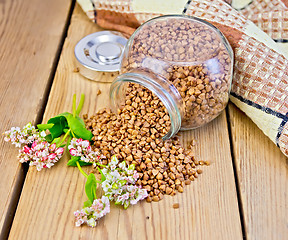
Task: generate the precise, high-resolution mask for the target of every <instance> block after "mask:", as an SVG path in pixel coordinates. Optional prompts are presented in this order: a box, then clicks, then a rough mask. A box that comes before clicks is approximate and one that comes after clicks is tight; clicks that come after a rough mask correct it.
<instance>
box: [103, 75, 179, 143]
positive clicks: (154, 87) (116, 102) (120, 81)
mask: <svg viewBox="0 0 288 240" xmlns="http://www.w3.org/2000/svg"><path fill="white" fill-rule="evenodd" d="M127 83H136V84H139V85H141V86H143V87H145V88H147V89H148V90H150V91H151V92H152V93H153V94H155V95H156V96H157V97H158V98H159V100H160V101H161V102H162V103H163V105H164V106H165V108H166V109H167V112H168V114H169V117H170V120H171V125H170V129H169V131H168V132H167V134H166V135H164V137H163V138H162V139H163V140H167V139H169V138H172V137H174V136H175V135H176V134H177V132H178V131H179V130H180V128H181V121H182V116H181V114H182V111H181V108H182V105H183V103H182V99H181V96H180V94H179V92H178V90H177V89H176V88H175V87H174V86H173V84H171V83H168V82H167V81H166V80H165V79H162V78H161V77H160V76H156V75H155V74H153V73H151V72H148V71H144V70H133V71H130V72H127V73H123V74H121V75H119V76H118V77H117V78H116V79H115V80H114V81H113V83H112V85H111V87H110V94H109V98H110V105H111V109H112V110H113V111H114V112H115V111H116V110H117V109H119V108H121V107H123V106H121V104H123V101H124V99H123V97H125V92H123V91H125V84H127Z"/></svg>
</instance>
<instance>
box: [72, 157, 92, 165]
mask: <svg viewBox="0 0 288 240" xmlns="http://www.w3.org/2000/svg"><path fill="white" fill-rule="evenodd" d="M80 158H81V157H80V156H72V157H71V159H70V160H69V161H68V162H67V166H70V167H77V164H76V162H79V164H80V166H89V165H91V164H92V163H87V162H84V161H81V160H80Z"/></svg>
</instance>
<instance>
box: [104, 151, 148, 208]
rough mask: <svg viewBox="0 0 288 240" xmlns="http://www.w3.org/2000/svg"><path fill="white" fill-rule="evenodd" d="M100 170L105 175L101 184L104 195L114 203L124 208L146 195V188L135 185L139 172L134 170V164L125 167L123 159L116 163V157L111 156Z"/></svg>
mask: <svg viewBox="0 0 288 240" xmlns="http://www.w3.org/2000/svg"><path fill="white" fill-rule="evenodd" d="M117 165H118V168H117V167H116V166H117ZM101 171H102V173H101V174H103V175H104V176H105V180H104V181H103V182H102V184H101V185H102V189H103V191H104V195H105V196H106V197H108V198H109V200H110V201H114V202H115V204H121V205H123V206H124V208H125V209H126V208H128V207H129V205H130V204H132V205H134V204H136V203H137V202H138V201H140V200H143V199H145V198H146V197H147V196H148V193H147V190H146V189H142V188H141V186H137V185H135V183H136V181H137V180H138V178H139V174H138V173H137V171H136V170H135V166H134V164H131V165H129V166H128V167H126V163H125V161H123V162H121V163H120V164H118V159H117V158H116V156H113V157H112V159H111V162H110V163H109V164H108V165H107V167H105V168H103V169H102V170H101Z"/></svg>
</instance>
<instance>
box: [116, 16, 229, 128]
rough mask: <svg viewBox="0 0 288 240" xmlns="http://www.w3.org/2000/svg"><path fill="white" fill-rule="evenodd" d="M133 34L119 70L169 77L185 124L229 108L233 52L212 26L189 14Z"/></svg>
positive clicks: (161, 20) (159, 20) (199, 121)
mask: <svg viewBox="0 0 288 240" xmlns="http://www.w3.org/2000/svg"><path fill="white" fill-rule="evenodd" d="M131 39H132V40H131ZM131 39H130V43H131V44H130V46H129V47H128V48H127V49H126V50H125V53H124V57H123V62H122V70H121V73H126V72H133V71H134V70H139V69H142V70H143V71H151V72H153V73H154V74H156V75H157V76H159V77H162V78H165V79H166V80H167V81H169V82H171V83H172V84H173V85H174V86H175V87H176V88H177V90H178V91H179V93H180V95H181V97H182V104H183V107H184V108H183V109H184V110H183V117H182V126H181V127H182V129H191V128H195V127H199V126H201V125H203V124H205V123H207V122H210V121H211V120H212V119H214V118H215V117H217V116H218V115H219V114H220V113H221V111H222V110H223V109H224V108H225V106H226V104H227V102H228V98H229V91H230V85H231V74H232V65H233V56H232V52H231V48H230V46H228V44H227V42H226V40H225V39H224V38H223V36H222V35H221V34H219V32H218V31H217V30H216V29H215V28H214V27H211V26H210V25H208V24H207V23H204V22H202V21H201V20H197V19H192V18H188V17H181V16H168V17H160V18H156V19H154V20H152V21H149V22H147V23H145V24H144V25H142V27H140V29H139V30H137V31H136V32H135V33H134V34H133V35H132V37H131Z"/></svg>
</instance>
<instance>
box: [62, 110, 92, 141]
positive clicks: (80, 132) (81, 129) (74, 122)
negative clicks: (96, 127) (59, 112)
mask: <svg viewBox="0 0 288 240" xmlns="http://www.w3.org/2000/svg"><path fill="white" fill-rule="evenodd" d="M66 119H67V122H68V126H69V127H70V129H71V131H72V132H73V133H74V135H75V136H76V137H77V138H82V139H84V140H89V141H90V140H91V139H92V137H93V134H92V133H91V132H90V131H89V130H87V129H86V128H85V124H84V121H83V120H82V119H81V118H79V117H75V118H74V117H73V115H72V114H71V115H69V116H66Z"/></svg>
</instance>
